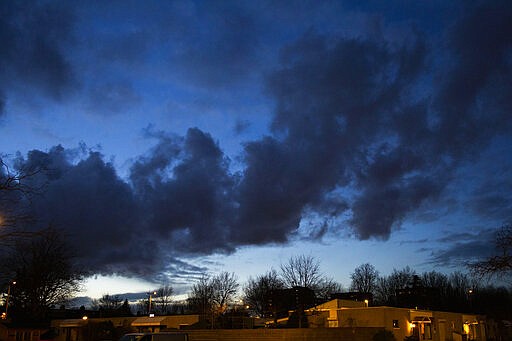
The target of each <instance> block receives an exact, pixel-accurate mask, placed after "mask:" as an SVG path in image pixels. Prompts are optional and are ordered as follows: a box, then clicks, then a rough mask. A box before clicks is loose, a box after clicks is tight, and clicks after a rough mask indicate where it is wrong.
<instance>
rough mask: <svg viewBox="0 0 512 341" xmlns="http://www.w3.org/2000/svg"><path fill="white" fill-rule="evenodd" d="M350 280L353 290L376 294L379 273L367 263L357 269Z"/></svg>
mask: <svg viewBox="0 0 512 341" xmlns="http://www.w3.org/2000/svg"><path fill="white" fill-rule="evenodd" d="M350 278H351V279H352V283H351V285H350V288H351V290H354V291H359V292H362V293H371V294H374V293H375V289H376V287H377V279H378V278H379V272H378V271H377V269H375V267H374V266H373V265H371V264H370V263H365V264H361V265H360V266H358V267H357V268H355V270H354V272H353V273H352V274H351V275H350Z"/></svg>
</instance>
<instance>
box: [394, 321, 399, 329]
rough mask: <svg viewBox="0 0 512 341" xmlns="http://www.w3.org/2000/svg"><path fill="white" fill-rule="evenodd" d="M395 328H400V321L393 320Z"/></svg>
mask: <svg viewBox="0 0 512 341" xmlns="http://www.w3.org/2000/svg"><path fill="white" fill-rule="evenodd" d="M393 328H400V326H399V325H398V320H393Z"/></svg>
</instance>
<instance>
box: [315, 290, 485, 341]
mask: <svg viewBox="0 0 512 341" xmlns="http://www.w3.org/2000/svg"><path fill="white" fill-rule="evenodd" d="M358 305H359V306H358ZM305 313H306V314H307V315H308V319H309V320H310V323H309V324H310V326H311V327H317V328H321V327H325V328H347V327H348V328H362V327H380V328H384V329H385V330H388V331H390V332H392V333H393V335H394V336H395V339H396V340H404V339H405V338H406V337H411V336H412V337H416V339H417V340H433V341H448V340H454V341H455V340H478V341H485V340H486V328H485V318H484V317H482V316H478V315H469V314H461V313H452V312H440V311H430V310H417V309H407V308H395V307H385V306H382V307H367V306H365V305H363V304H361V302H355V301H352V302H350V301H345V300H339V299H336V300H332V301H329V302H326V303H324V304H321V305H318V306H316V307H314V308H312V309H309V310H307V311H306V312H305Z"/></svg>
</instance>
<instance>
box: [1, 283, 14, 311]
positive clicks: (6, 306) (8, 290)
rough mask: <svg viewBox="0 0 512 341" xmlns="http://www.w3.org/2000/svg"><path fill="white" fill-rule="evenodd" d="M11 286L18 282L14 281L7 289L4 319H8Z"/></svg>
mask: <svg viewBox="0 0 512 341" xmlns="http://www.w3.org/2000/svg"><path fill="white" fill-rule="evenodd" d="M11 285H16V281H12V282H11V283H9V287H8V288H7V298H6V299H5V312H4V313H3V314H2V318H3V319H6V318H7V309H8V308H9V297H10V296H11Z"/></svg>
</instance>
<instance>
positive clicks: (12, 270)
mask: <svg viewBox="0 0 512 341" xmlns="http://www.w3.org/2000/svg"><path fill="white" fill-rule="evenodd" d="M1 265H2V269H1V274H2V275H3V276H4V280H6V281H11V280H13V279H15V280H16V285H14V286H12V287H11V295H10V304H12V311H13V312H15V313H16V314H17V316H18V315H19V316H22V315H23V316H24V317H27V318H34V319H40V318H43V317H44V316H45V314H46V312H47V311H48V309H49V308H50V307H51V306H52V305H56V304H60V303H63V302H64V301H66V300H67V299H68V298H70V297H71V296H72V295H73V294H74V293H75V292H77V291H79V290H80V288H81V286H80V284H81V280H82V278H83V276H82V274H81V272H80V271H78V269H77V268H76V267H75V265H74V264H73V257H72V253H71V252H70V250H69V248H68V246H67V244H66V243H65V241H64V238H63V236H62V234H61V233H59V231H57V230H55V229H52V228H48V229H46V230H44V231H42V232H40V233H38V234H36V235H33V237H32V238H30V239H21V240H18V242H17V243H16V244H15V245H14V246H13V247H12V248H11V249H10V251H9V252H8V254H7V256H6V257H5V258H4V259H3V261H2V264H1Z"/></svg>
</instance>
